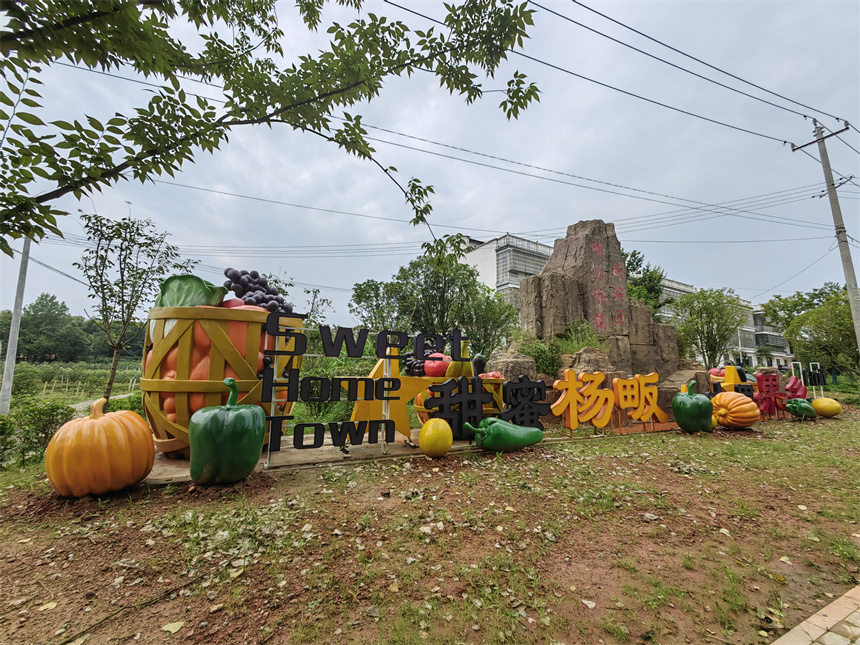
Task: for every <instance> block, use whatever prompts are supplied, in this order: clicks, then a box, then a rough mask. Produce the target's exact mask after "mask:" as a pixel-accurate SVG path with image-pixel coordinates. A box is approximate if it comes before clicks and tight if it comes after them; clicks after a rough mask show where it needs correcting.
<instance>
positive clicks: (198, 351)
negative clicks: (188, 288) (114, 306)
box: [140, 307, 302, 459]
mask: <svg viewBox="0 0 860 645" xmlns="http://www.w3.org/2000/svg"><path fill="white" fill-rule="evenodd" d="M268 315H269V314H268V312H265V311H256V310H254V311H251V310H243V309H228V308H223V307H161V308H156V309H153V310H152V311H150V313H149V319H148V322H147V326H146V341H145V344H144V347H145V354H144V361H143V375H142V378H141V379H140V389H141V391H142V393H143V407H144V410H145V412H146V417H147V420H148V421H149V424H150V427H151V428H152V433H153V435H154V437H155V446H156V448H157V449H158V450H160V451H161V452H163V453H164V454H165V455H166V456H168V457H171V458H178V459H187V458H188V456H189V447H188V422H189V420H190V419H191V415H192V414H193V413H194V412H195V411H196V410H198V409H200V408H202V407H207V406H215V405H222V404H223V403H224V402H225V401H226V397H227V392H226V389H225V387H224V383H223V381H224V378H225V377H228V376H229V377H232V378H234V379H236V384H237V386H238V389H239V403H244V404H253V403H259V402H260V400H261V398H262V393H263V383H262V381H261V380H260V379H259V378H258V374H259V372H260V371H261V370H262V367H263V350H264V343H265V342H267V341H266V335H265V324H266V318H267V317H268ZM281 324H282V325H284V324H287V325H292V326H294V327H297V328H301V327H302V319H301V318H299V317H295V318H291V317H282V318H281ZM279 341H280V343H283V339H282V338H281V339H279ZM274 342H275V339H274V338H273V337H270V338H269V341H268V344H269V345H270V346H271V347H274ZM290 342H291V343H295V340H294V339H292V340H291V341H290ZM279 349H285V347H279ZM289 360H290V364H289V365H288V367H295V368H299V367H300V365H301V357H292V358H290V359H289ZM284 362H285V361H284V360H282V361H280V362H279V363H280V365H279V367H282V366H283V363H284ZM292 405H293V404H292V403H287V404H285V409H284V411H283V414H289V413H290V411H291V408H292ZM268 407H269V404H265V406H264V409H265V410H266V412H267V413H269V409H268Z"/></svg>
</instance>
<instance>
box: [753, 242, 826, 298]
mask: <svg viewBox="0 0 860 645" xmlns="http://www.w3.org/2000/svg"><path fill="white" fill-rule="evenodd" d="M834 248H835V247H834V246H833V245H831V246H830V248H829V249H827V253H825V254H824V255H822V256H821V257H820V258H818V259H817V260H815V262H813V263H812V264H809V265H807V266H805V267H803V268H802V269H801V270H800V271H798V272H797V273H795V274H794V275H793V276H790V277H788V278H786V279H785V280H783V281H782V282H780V283H779V284H778V285H776V286H774V287H771V288H770V289H766V290H764V291H762V292H761V293H757V294H756V295H754V296H751V297H750V300H752V299H753V298H758V297H760V296H763V295H764V294H766V293H768V292H769V291H773V290H774V289H777V288H779V287H781V286H782V285H784V284H785V283H786V282H788V281H789V280H792V279H794V278H796V277H797V276H799V275H800V274H801V273H803V272H804V271H806V270H807V269H811V268H812V267H813V266H814V265H816V264H818V263H819V262H821V261H822V260H823V259H824V258H826V257H827V256H828V255H830V254H831V253H833V249H834Z"/></svg>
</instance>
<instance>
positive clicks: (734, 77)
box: [571, 0, 842, 121]
mask: <svg viewBox="0 0 860 645" xmlns="http://www.w3.org/2000/svg"><path fill="white" fill-rule="evenodd" d="M571 2H573V4H575V5H579V6H580V7H582V8H583V9H587V10H588V11H591V12H592V13H596V14H597V15H598V16H601V17H602V18H605V19H606V20H609V21H610V22H614V23H615V24H616V25H619V26H620V27H624V28H625V29H629V30H630V31H632V32H633V33H636V34H639V35H640V36H642V37H643V38H647V39H648V40H650V41H652V42H655V43H657V44H658V45H662V46H663V47H666V48H667V49H671V50H672V51H673V52H675V53H676V54H681V56H686V57H687V58H690V59H692V60H694V61H696V62H697V63H701V64H702V65H704V66H705V67H710V68H711V69H713V70H715V71H717V72H720V73H721V74H725V75H726V76H730V77H731V78H733V79H735V80H737V81H740V82H741V83H746V84H747V85H750V86H752V87H754V88H756V89H757V90H761V91H762V92H767V93H768V94H771V95H773V96H777V97H779V98H781V99H782V100H783V101H788V102H789V103H794V104H795V105H799V106H800V107H803V108H806V109H807V110H812V111H813V112H818V113H819V114H823V115H825V116H829V117H830V118H831V119H836V120H837V121H841V120H842V119H840V118H839V117H837V116H833V115H832V114H828V113H827V112H824V111H823V110H816V109H815V108H814V107H810V106H808V105H804V104H803V103H800V102H798V101H795V100H793V99H790V98H788V97H787V96H783V95H782V94H778V93H776V92H772V91H771V90H769V89H766V88H764V87H762V86H761V85H756V84H755V83H753V82H751V81H747V80H745V79H743V78H741V77H740V76H736V75H735V74H732V73H731V72H727V71H726V70H724V69H720V68H719V67H716V66H715V65H711V64H710V63H706V62H705V61H703V60H701V59H700V58H696V57H695V56H691V55H690V54H688V53H686V52H683V51H681V50H680V49H677V48H675V47H672V46H671V45H667V44H666V43H664V42H662V41H660V40H657V39H656V38H652V37H651V36H649V35H648V34H645V33H643V32H641V31H639V30H638V29H634V28H633V27H630V26H628V25H625V24H624V23H623V22H620V21H618V20H615V18H610V17H609V16H607V15H606V14H604V13H600V12H599V11H597V10H596V9H592V8H591V7H589V6H587V5H585V4H583V3H581V2H579V0H571Z"/></svg>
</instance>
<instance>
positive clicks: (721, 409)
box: [711, 392, 761, 430]
mask: <svg viewBox="0 0 860 645" xmlns="http://www.w3.org/2000/svg"><path fill="white" fill-rule="evenodd" d="M711 403H713V404H714V416H715V417H716V418H717V423H719V424H720V425H721V426H725V427H726V428H734V429H735V430H740V429H743V428H749V427H750V426H752V425H753V424H754V423H755V422H756V421H758V420H759V419H760V418H761V413H760V412H759V409H758V406H757V405H756V404H755V401H753V400H752V399H751V398H749V397H748V396H746V395H745V394H741V393H740V392H720V393H718V394H715V395H714V398H713V399H711Z"/></svg>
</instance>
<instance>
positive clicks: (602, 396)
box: [551, 369, 669, 430]
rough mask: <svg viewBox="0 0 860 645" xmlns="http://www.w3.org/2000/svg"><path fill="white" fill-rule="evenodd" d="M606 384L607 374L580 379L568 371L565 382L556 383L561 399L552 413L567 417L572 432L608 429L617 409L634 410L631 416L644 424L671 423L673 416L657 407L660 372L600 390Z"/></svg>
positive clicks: (596, 373) (613, 380) (640, 376)
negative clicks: (582, 425) (587, 427)
mask: <svg viewBox="0 0 860 645" xmlns="http://www.w3.org/2000/svg"><path fill="white" fill-rule="evenodd" d="M605 380H606V375H605V374H604V373H603V372H595V373H593V374H587V373H583V374H580V375H579V378H577V375H576V372H575V371H574V370H570V369H567V370H564V378H563V379H559V380H557V381H556V382H555V383H553V387H554V388H555V389H556V390H558V391H559V392H561V396H559V398H558V400H557V401H556V402H555V403H553V404H552V407H551V410H552V413H553V414H554V415H555V416H563V418H564V425H565V427H567V428H568V429H570V430H576V429H577V428H578V427H579V424H580V423H587V422H590V423H591V425H593V426H594V427H596V428H605V427H606V426H607V425H608V424H609V422H610V420H611V419H612V411H613V409H614V408H615V406H616V405H617V406H618V408H619V409H621V410H628V409H632V410H633V412H631V413H629V415H628V416H630V418H632V419H635V420H636V421H641V422H642V423H645V422H647V421H650V420H651V419H652V418H654V419H656V420H657V421H658V422H660V423H664V422H665V421H667V420H668V418H669V416H668V415H667V414H666V413H665V412H663V410H661V409H660V408H659V407H658V406H657V381H658V380H659V377H658V376H657V373H656V372H652V373H651V374H647V375H645V376H642V375H641V374H637V375H636V376H635V377H634V378H630V379H619V378H615V379H612V389H611V390H607V389H604V388H601V387H600V386H601V385H602V384H603V382H604V381H605Z"/></svg>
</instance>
